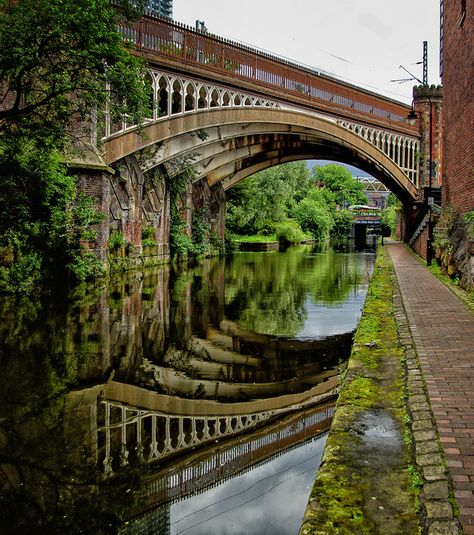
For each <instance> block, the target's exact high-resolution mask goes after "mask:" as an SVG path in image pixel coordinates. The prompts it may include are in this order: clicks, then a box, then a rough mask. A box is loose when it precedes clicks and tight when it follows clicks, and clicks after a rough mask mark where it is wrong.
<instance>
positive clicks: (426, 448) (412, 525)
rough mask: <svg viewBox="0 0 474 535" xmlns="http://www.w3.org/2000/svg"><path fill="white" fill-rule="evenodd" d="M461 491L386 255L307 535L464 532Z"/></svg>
mask: <svg viewBox="0 0 474 535" xmlns="http://www.w3.org/2000/svg"><path fill="white" fill-rule="evenodd" d="M452 503H454V498H453V494H452V487H451V484H450V480H449V477H448V475H447V470H446V463H445V461H444V457H443V453H442V449H441V447H440V443H439V440H438V435H437V431H436V427H435V424H434V418H433V413H432V411H431V408H430V404H429V401H428V398H427V394H426V388H425V383H424V380H423V377H422V375H421V371H420V367H419V361H418V356H417V354H416V351H415V345H414V342H413V339H412V335H411V332H410V327H409V323H408V320H407V317H406V314H405V310H404V307H403V302H402V298H401V295H400V292H399V289H398V285H397V281H396V279H395V276H394V270H393V265H392V262H391V259H390V256H389V253H388V251H387V249H386V248H381V249H379V253H378V257H377V262H376V267H375V270H374V275H373V278H372V280H371V283H370V287H369V291H368V294H367V299H366V303H365V306H364V310H363V314H362V318H361V321H360V323H359V327H358V329H357V332H356V335H355V339H354V345H353V349H352V353H351V357H350V361H349V365H348V368H347V372H346V374H345V376H344V378H343V386H342V389H341V394H340V396H339V400H338V403H337V408H336V413H335V417H334V420H333V423H332V426H331V431H330V433H329V437H328V440H327V443H326V448H325V452H324V457H323V462H322V464H321V467H320V469H319V471H318V474H317V476H316V479H315V482H314V486H313V489H312V492H311V495H310V499H309V502H308V505H307V509H306V513H305V517H304V520H303V524H302V526H301V529H300V535H310V534H312V535H314V534H354V533H357V534H358V533H361V534H365V533H367V534H369V533H371V534H376V533H379V534H384V535H387V534H400V535H402V534H403V535H409V534H412V533H413V534H417V533H429V534H450V535H451V534H455V533H458V532H459V528H458V522H457V520H456V519H455V517H454V514H455V513H454V509H453V506H452V505H451V504H452Z"/></svg>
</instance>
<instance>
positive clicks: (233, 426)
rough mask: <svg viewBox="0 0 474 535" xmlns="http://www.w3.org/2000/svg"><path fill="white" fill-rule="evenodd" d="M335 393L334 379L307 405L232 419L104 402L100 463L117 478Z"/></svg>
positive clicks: (99, 418) (107, 473)
mask: <svg viewBox="0 0 474 535" xmlns="http://www.w3.org/2000/svg"><path fill="white" fill-rule="evenodd" d="M335 391H336V390H335V388H334V383H333V382H330V381H328V386H327V389H326V392H325V393H323V394H320V395H318V396H315V397H313V398H310V399H309V400H308V401H306V402H305V403H303V404H298V405H293V406H287V407H283V408H279V409H277V408H274V409H267V410H261V411H255V412H252V413H247V414H228V415H212V414H209V415H196V414H194V415H193V414H191V415H180V414H170V413H165V412H163V411H160V410H143V409H139V408H136V407H131V406H128V405H124V404H123V403H120V402H117V401H108V400H102V401H99V407H98V411H97V444H98V445H99V452H100V453H99V463H100V464H102V466H103V470H104V477H111V476H112V475H113V474H114V472H116V471H118V470H120V468H123V467H125V466H127V465H130V464H139V463H144V462H146V463H152V462H155V461H158V460H162V459H165V458H168V457H170V456H172V455H175V454H177V453H180V452H181V451H184V450H189V449H191V448H195V447H198V446H201V445H202V444H205V443H208V442H211V441H215V440H220V439H223V438H229V437H231V436H234V435H237V434H240V433H242V432H244V431H247V430H249V429H252V428H255V427H256V426H257V425H259V424H261V423H262V422H265V421H268V420H270V419H271V418H273V417H275V416H277V415H284V414H287V413H290V412H292V411H295V410H297V409H301V407H302V406H311V405H314V404H315V403H316V402H322V401H324V400H326V399H330V398H332V397H333V396H334V394H335Z"/></svg>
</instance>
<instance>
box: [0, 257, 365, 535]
mask: <svg viewBox="0 0 474 535" xmlns="http://www.w3.org/2000/svg"><path fill="white" fill-rule="evenodd" d="M372 262H373V257H372V255H368V254H366V253H363V252H362V253H347V252H335V251H331V250H330V251H327V252H325V253H323V252H321V251H318V250H314V249H312V248H295V249H290V250H289V251H287V252H286V253H278V252H269V253H251V254H248V253H242V254H239V255H237V256H236V257H235V258H234V259H233V260H231V261H226V262H218V261H215V260H208V261H206V262H205V263H204V264H203V265H202V266H200V267H198V268H195V269H192V270H188V271H187V272H180V273H176V272H174V271H170V269H169V268H168V267H163V268H161V269H155V270H149V271H147V272H135V273H130V274H126V275H125V276H123V277H122V278H121V279H120V280H116V281H111V282H110V283H109V284H104V285H101V286H98V287H96V288H89V289H88V290H87V292H85V293H84V294H82V295H76V296H65V295H62V294H60V293H57V294H55V295H51V296H48V297H46V298H43V299H40V300H37V301H31V300H27V299H20V300H15V301H10V300H4V301H3V302H2V303H1V304H0V318H1V321H0V366H1V367H2V374H1V375H0V465H1V467H0V489H1V490H0V509H1V511H0V516H1V518H2V522H0V532H1V533H9V534H15V533H65V532H68V533H109V532H110V533H114V532H116V530H117V529H118V527H119V526H120V525H122V524H123V522H124V520H126V519H128V518H131V517H133V516H134V515H136V514H137V503H139V502H140V500H141V499H142V498H141V496H142V495H141V494H140V492H141V491H140V489H141V488H142V484H143V478H144V477H145V476H146V477H148V476H150V477H151V474H150V471H151V472H153V470H156V468H155V466H156V461H159V463H164V462H166V463H168V462H170V461H171V460H173V459H175V458H177V457H179V456H180V455H183V453H184V454H186V455H189V452H190V451H193V450H192V448H194V449H195V450H198V449H201V448H204V447H206V448H207V447H209V444H211V443H213V442H215V440H219V441H221V440H223V439H224V438H225V439H227V438H228V437H229V436H233V435H235V434H239V433H242V432H244V431H246V432H250V431H251V432H252V433H255V432H257V431H258V429H259V426H260V425H262V424H263V423H268V422H272V421H273V419H274V418H275V416H278V415H279V416H281V415H282V414H284V413H285V411H286V412H291V411H293V410H294V409H295V408H296V407H297V406H298V407H302V406H304V407H309V406H310V401H311V400H312V402H314V400H324V399H326V398H327V396H331V395H333V393H334V392H335V389H336V387H337V381H338V371H339V369H340V366H342V365H343V361H344V359H345V358H346V357H347V355H348V352H349V348H350V340H351V332H352V330H353V329H354V328H355V326H356V323H357V317H358V314H357V313H356V312H358V311H360V308H361V306H362V301H363V293H364V291H365V288H366V285H367V280H368V276H369V274H370V271H371V269H372ZM328 335H330V336H328ZM107 403H109V404H110V407H109V409H107ZM107 410H109V413H108V416H107ZM107 418H108V419H107ZM301 507H303V508H304V504H301ZM138 509H139V507H138ZM207 532H209V531H207Z"/></svg>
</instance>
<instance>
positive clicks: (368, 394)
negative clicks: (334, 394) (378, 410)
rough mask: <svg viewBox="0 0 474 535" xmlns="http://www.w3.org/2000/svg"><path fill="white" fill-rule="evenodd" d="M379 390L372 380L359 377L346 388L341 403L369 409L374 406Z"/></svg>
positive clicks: (341, 396) (340, 399) (342, 393)
mask: <svg viewBox="0 0 474 535" xmlns="http://www.w3.org/2000/svg"><path fill="white" fill-rule="evenodd" d="M377 395H378V389H377V387H376V386H375V384H374V382H373V380H372V379H370V378H369V377H363V376H362V375H358V376H356V377H354V378H353V379H352V380H351V381H350V382H349V383H348V384H346V385H345V386H344V390H343V391H342V392H341V395H340V397H339V403H344V404H349V405H355V406H357V407H360V408H365V409H369V408H370V407H372V406H373V405H374V401H375V398H376V397H377Z"/></svg>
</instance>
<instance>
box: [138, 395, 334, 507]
mask: <svg viewBox="0 0 474 535" xmlns="http://www.w3.org/2000/svg"><path fill="white" fill-rule="evenodd" d="M333 414H334V405H333V404H331V405H327V404H326V405H323V406H319V407H315V408H313V409H310V410H307V411H305V412H304V413H300V414H297V415H292V416H291V417H288V418H285V419H284V420H283V421H280V422H277V423H275V424H274V425H273V426H272V428H271V429H268V427H267V428H265V429H262V430H261V431H259V432H256V433H254V434H252V435H251V436H250V437H248V438H243V439H241V440H239V442H238V443H235V442H236V441H235V440H234V441H232V443H229V444H228V445H223V446H219V447H218V448H213V449H212V451H210V452H209V453H205V452H203V453H202V454H201V455H196V456H195V457H194V458H193V459H191V460H189V459H187V460H186V464H185V466H183V465H182V463H181V464H178V465H177V466H175V467H169V468H167V469H166V470H165V471H162V472H161V473H159V474H157V475H155V476H153V477H151V478H150V479H149V480H148V481H146V482H145V483H144V484H143V485H142V487H141V492H140V494H141V497H142V499H143V501H142V502H141V507H140V508H141V509H142V510H145V509H150V508H152V507H157V506H159V505H162V504H165V503H170V502H173V501H176V500H178V499H182V498H183V497H185V496H188V495H191V494H195V493H197V492H201V491H203V490H204V489H206V488H209V487H212V486H215V485H217V484H220V483H221V482H222V481H224V480H226V479H229V478H231V477H233V476H235V475H236V474H240V473H242V472H244V471H246V470H248V469H250V468H252V467H254V466H255V465H257V464H261V463H264V462H269V461H270V460H271V459H273V458H275V457H277V456H279V455H281V454H282V453H284V452H285V451H288V450H290V449H292V448H294V447H296V446H297V445H299V444H301V443H302V442H304V441H306V440H309V439H311V438H313V437H315V436H317V435H319V434H321V433H323V432H325V431H327V430H328V429H329V426H330V423H331V418H332V416H333Z"/></svg>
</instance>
